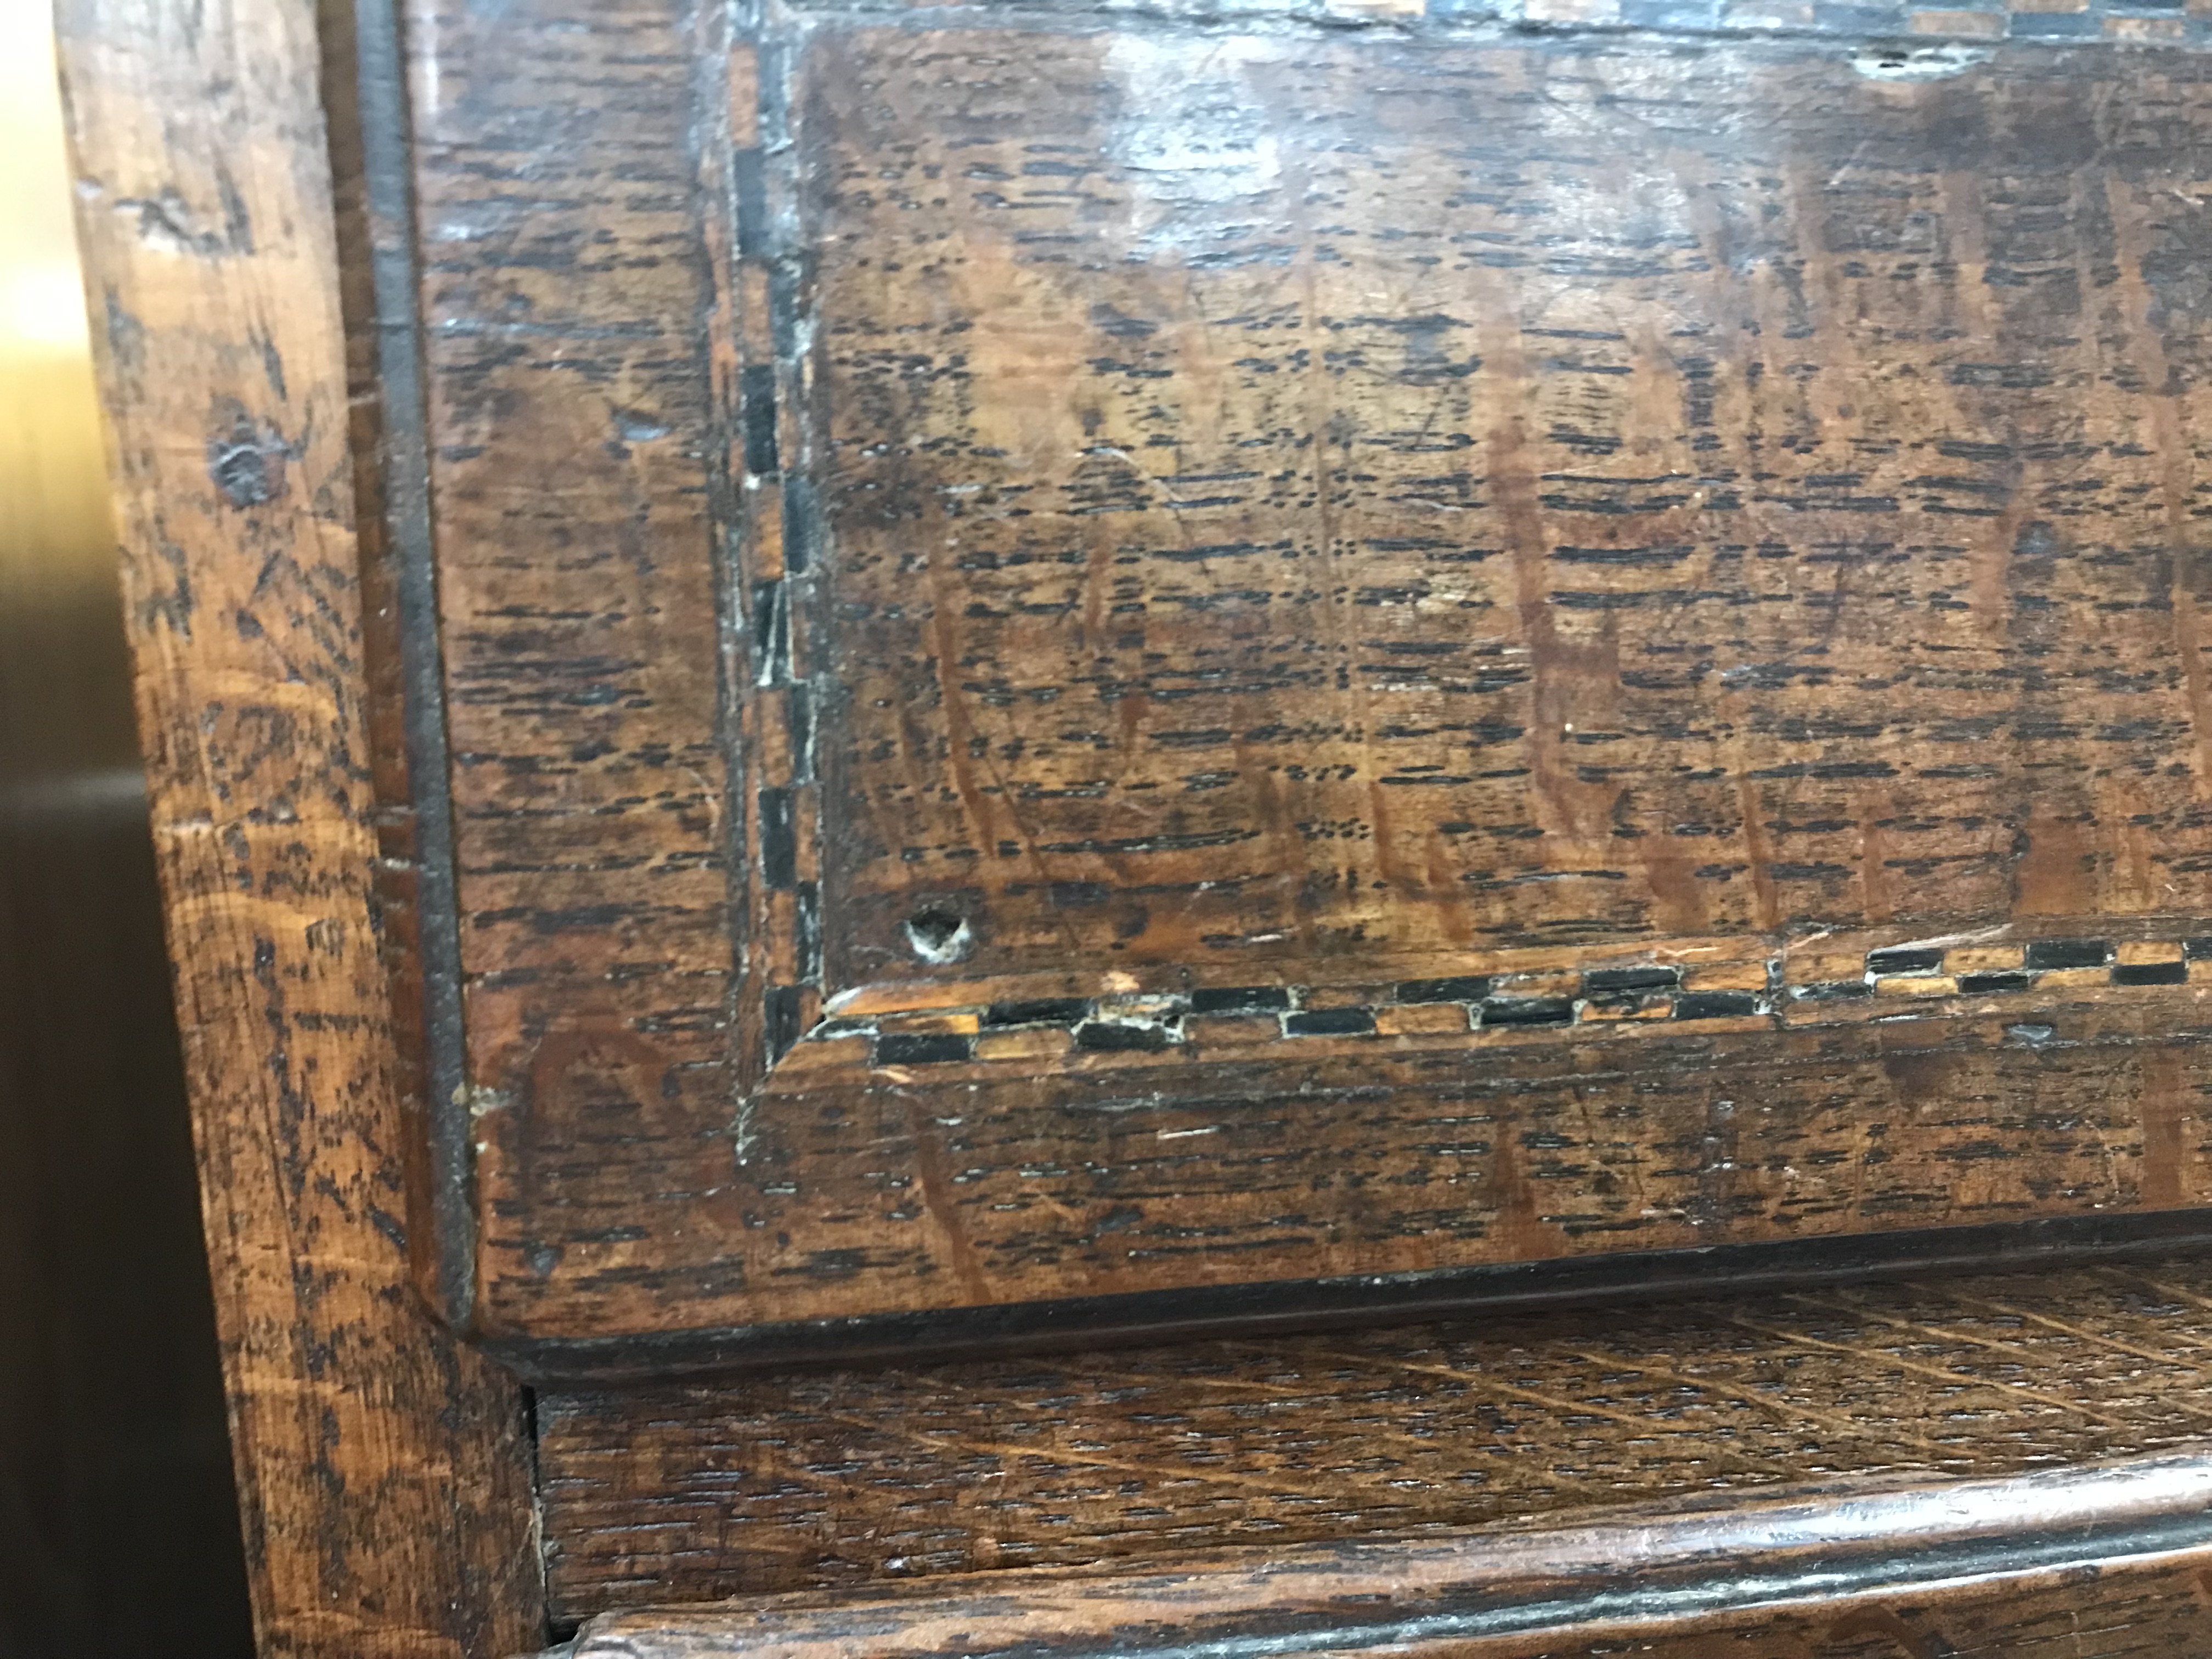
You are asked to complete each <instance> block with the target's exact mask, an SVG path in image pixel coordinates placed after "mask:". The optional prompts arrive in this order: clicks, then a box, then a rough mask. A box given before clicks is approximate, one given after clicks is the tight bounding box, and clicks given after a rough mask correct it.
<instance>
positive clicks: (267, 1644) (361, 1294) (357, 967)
mask: <svg viewBox="0 0 2212 1659" xmlns="http://www.w3.org/2000/svg"><path fill="white" fill-rule="evenodd" d="M60 21H61V37H62V51H63V58H64V70H65V74H66V78H67V83H68V89H69V95H70V120H71V127H72V131H73V135H74V142H75V146H76V167H77V173H78V183H77V194H78V201H79V224H80V228H81V233H82V238H83V242H84V246H85V251H86V256H87V264H88V282H89V284H90V289H91V300H92V307H93V314H94V319H95V328H96V332H97V334H98V337H99V338H98V344H99V349H100V373H101V378H102V387H103V392H104V396H105V398H106V404H107V407H108V410H109V411H110V418H111V422H112V428H111V429H112V440H113V449H112V465H113V471H114V475H115V478H116V483H117V488H118V510H119V516H120V519H121V523H122V534H123V541H124V561H123V565H124V581H125V601H126V608H127V614H128V617H129V621H130V625H131V637H132V643H133V647H134V649H135V653H136V660H137V690H138V708H139V726H140V733H141V738H142V742H143V744H144V746H145V749H146V751H147V756H148V769H149V781H150V783H151V786H152V790H153V800H154V805H153V818H154V832H155V843H156V847H157V849H158V854H159V858H160V863H161V878H162V883H163V888H164V891H165V894H166V898H167V919H168V927H169V948H170V951H171V952H172V955H173V957H174V959H175V961H176V963H177V964H178V969H179V971H178V978H177V995H178V1001H179V1014H180V1024H181V1027H182V1031H183V1037H184V1045H185V1065H186V1071H187V1077H188V1080H189V1084H190V1087H191V1097H192V1105H193V1109H194V1114H195V1121H196V1127H197V1141H198V1150H199V1159H200V1178H201V1189H202V1195H203V1203H204V1213H205V1220H206V1227H207V1236H208V1240H209V1245H210V1255H211V1256H212V1259H213V1263H214V1280H215V1299H216V1314H217V1322H218V1326H219V1330H220V1334H221V1339H222V1349H223V1360H224V1367H225V1373H226V1376H227V1380H228V1389H229V1401H230V1413H231V1430H232V1437H233V1443H234V1451H235V1455H236V1460H237V1469H238V1474H239V1481H240V1491H241V1494H242V1508H243V1511H244V1520H245V1527H246V1542H247V1553H248V1559H249V1564H250V1571H251V1578H252V1597H253V1603H254V1612H255V1618H256V1623H257V1626H258V1632H259V1639H260V1644H261V1647H262V1650H264V1652H266V1653H269V1654H270V1655H298V1656H319V1655H328V1656H331V1659H337V1656H340V1655H343V1656H347V1659H359V1656H363V1655H376V1656H392V1659H459V1656H462V1655H470V1656H489V1655H493V1654H497V1653H501V1652H507V1651H513V1650H516V1649H518V1648H521V1647H524V1646H527V1645H532V1644H536V1643H537V1642H538V1641H540V1640H542V1638H543V1632H544V1624H543V1619H542V1613H541V1611H540V1608H541V1604H542V1598H541V1593H540V1589H539V1583H538V1567H537V1563H536V1561H535V1560H534V1559H533V1555H532V1549H531V1547H530V1484H529V1479H528V1452H527V1446H526V1439H525V1436H524V1425H523V1419H522V1413H521V1401H520V1393H519V1391H518V1390H517V1389H516V1388H515V1387H514V1386H513V1384H512V1383H510V1382H508V1381H507V1380H506V1379H505V1378H503V1377H502V1376H500V1375H499V1374H498V1373H497V1372H495V1371H494V1370H492V1369H491V1368H490V1367H489V1365H488V1364H486V1363H485V1362H483V1360H482V1359H481V1358H478V1357H477V1355H475V1354H473V1353H471V1352H469V1351H467V1350H466V1349H465V1348H461V1347H459V1346H455V1345H454V1344H453V1342H452V1341H451V1340H449V1339H448V1338H447V1337H446V1336H445V1335H444V1334H442V1333H441V1331H440V1330H439V1329H438V1328H437V1327H436V1326H435V1324H434V1323H432V1322H430V1321H429V1320H428V1317H427V1316H425V1315H424V1314H423V1313H422V1310H420V1309H419V1308H418V1307H417V1305H416V1304H415V1302H414V1300H413V1298H412V1297H411V1296H410V1293H409V1288H408V1271H407V1264H406V1261H405V1246H404V1231H403V1226H402V1221H401V1214H402V1211H403V1208H404V1196H403V1193H402V1182H401V1178H400V1173H399V1148H400V1145H401V1142H402V1139H403V1135H402V1133H401V1130H400V1127H399V1123H398V1110H397V1104H396V1102H395V1100H394V1097H393V1093H392V1086H391V1079H392V1063H393V1057H392V1050H391V1038H390V1030H389V1026H388V1024H387V1021H386V1014H385V1009H386V1000H385V990H384V986H383V981H382V975H381V971H380V964H379V963H378V960H377V949H376V927H375V919H374V915H372V912H371V909H370V905H369V899H368V872H369V866H370V863H371V860H372V859H373V857H374V852H375V845H374V838H373V836H372V833H371V829H370V824H369V815H370V811H371V796H370V790H369V787H368V775H367V764H368V763H367V754H366V744H365V741H364V737H365V724H364V716H363V712H362V683H361V664H360V658H359V638H358V633H359V629H358V622H359V618H358V611H357V598H356V568H355V558H356V546H355V536H354V527H353V522H352V513H353V481H352V477H351V471H352V464H353V458H352V457H351V455H350V454H349V450H348V443H347V440H348V398H347V385H346V375H345V366H344V360H343V352H342V343H341V336H340V326H339V321H338V313H337V293H338V275H337V261H336V257H335V251H334V246H333V241H332V235H333V231H332V220H331V187H330V179H329V173H328V169H327V165H326V162H325V154H326V152H325V131H324V112H323V110H322V108H321V106H320V104H319V99H318V95H317V63H318V56H319V52H318V41H317V35H316V28H315V23H316V19H315V17H314V15H313V12H312V11H311V10H310V9H306V8H303V7H300V6H295V5H289V4H270V3H262V0H216V3H213V4H208V5H171V4H167V3H162V0H70V3H68V4H65V5H64V6H63V7H62V8H61V14H60ZM127 1572H128V1564H127V1563H122V1564H118V1573H121V1574H124V1575H125V1578H124V1579H119V1580H118V1593H119V1594H128V1589H127Z"/></svg>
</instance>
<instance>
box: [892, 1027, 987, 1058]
mask: <svg viewBox="0 0 2212 1659" xmlns="http://www.w3.org/2000/svg"><path fill="white" fill-rule="evenodd" d="M974 1053H975V1044H974V1043H972V1042H970V1041H969V1039H968V1038H966V1037H964V1036H959V1035H958V1034H957V1033H955V1032H951V1031H890V1032H886V1033H885V1034H884V1035H883V1036H879V1037H878V1038H877V1039H876V1064H877V1065H878V1066H928V1065H933V1064H934V1063H935V1062H937V1061H939V1060H966V1059H968V1058H969V1056H970V1055H971V1054H974Z"/></svg>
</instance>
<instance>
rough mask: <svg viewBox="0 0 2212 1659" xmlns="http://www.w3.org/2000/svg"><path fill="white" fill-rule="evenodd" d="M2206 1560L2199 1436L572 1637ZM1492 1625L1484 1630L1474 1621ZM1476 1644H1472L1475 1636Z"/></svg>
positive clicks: (1883, 1591) (909, 1628)
mask: <svg viewBox="0 0 2212 1659" xmlns="http://www.w3.org/2000/svg"><path fill="white" fill-rule="evenodd" d="M2206 1561H2212V1458H2207V1457H2204V1456H2201V1455H2197V1456H2179V1457H2158V1458H2143V1459H2136V1460H2130V1461H2128V1462H2122V1463H2118V1464H2114V1465H2106V1466H2102V1467H2090V1468H2066V1469H2059V1470H2053V1471H2049V1472H2044V1473H2039V1474H2027V1475H2021V1476H2015V1477H2012V1478H2009V1479H2005V1480H1984V1481H1962V1482H1955V1483H1952V1484H1949V1485H1943V1486H1914V1487H1909V1488H1904V1489H1896V1490H1887V1491H1878V1492H1863V1491H1862V1492H1852V1491H1850V1490H1848V1489H1842V1490H1834V1491H1826V1492H1812V1493H1808V1494H1805V1495H1802V1496H1798V1497H1796V1498H1790V1499H1787V1500H1784V1501H1780V1502H1768V1503H1760V1504H1745V1505H1741V1506H1738V1507H1735V1508H1731V1509H1729V1510H1725V1511H1720V1512H1715V1511H1713V1510H1710V1509H1705V1510H1693V1509H1688V1508H1685V1507H1682V1506H1679V1505H1678V1506H1674V1508H1672V1509H1671V1510H1656V1509H1644V1510H1632V1511H1622V1512H1618V1513H1616V1514H1614V1515H1612V1516H1604V1517H1601V1518H1598V1519H1594V1520H1591V1521H1589V1522H1584V1523H1582V1524H1577V1525H1574V1526H1569V1527H1560V1528H1531V1529H1528V1530H1523V1531H1515V1532H1492V1533H1469V1534H1462V1535H1459V1536H1448V1537H1443V1538H1428V1539H1423V1540H1420V1541H1383V1542H1374V1541H1354V1542H1346V1543H1339V1544H1328V1545H1309V1546H1304V1547H1297V1548H1292V1549H1287V1550H1267V1549H1264V1548H1260V1549H1236V1550H1223V1551H1217V1552H1214V1553H1209V1554H1204V1555H1196V1556H1191V1557H1188V1558H1186V1559H1182V1560H1178V1561H1174V1562H1170V1563H1161V1562H1158V1561H1155V1562H1151V1563H1147V1564H1146V1565H1145V1566H1144V1567H1143V1568H1142V1569H1141V1570H1139V1571H1128V1570H1127V1569H1124V1570H1122V1571H1087V1570H1075V1571H1060V1572H1040V1571H1034V1570H1032V1571H1015V1572H991V1573H979V1574H975V1575H972V1576H969V1577H963V1578H962V1579H960V1580H958V1581H957V1582H956V1583H945V1582H944V1581H941V1580H939V1581H932V1580H922V1581H917V1582H913V1583H908V1584H907V1585H904V1586H902V1587H899V1588H898V1589H895V1590H892V1591H888V1592H883V1593H874V1594H870V1595H842V1596H840V1595H824V1594H821V1593H818V1592H816V1593H805V1592H802V1593H799V1594H794V1595H782V1596H774V1597H764V1598H760V1599H758V1600H757V1601H736V1602H727V1603H720V1604H715V1605H712V1606H708V1607H698V1608H683V1609H672V1610H668V1611H664V1612H647V1613H623V1614H611V1615H607V1616H604V1617H602V1618H599V1619H596V1620H592V1621H590V1622H589V1623H587V1624H586V1626H584V1627H583V1629H582V1631H581V1632H580V1633H579V1635H578V1637H577V1638H576V1640H575V1642H574V1644H573V1647H571V1648H568V1649H564V1650H559V1651H562V1652H564V1653H568V1654H571V1655H573V1659H617V1656H620V1659H677V1656H685V1659H703V1656H707V1655H712V1654H723V1653H729V1654H735V1653H738V1652H743V1653H744V1654H746V1655H748V1656H750V1659H801V1656H813V1655H827V1654H832V1653H849V1652H852V1651H854V1650H859V1649H862V1648H864V1649H865V1650H866V1651H867V1652H869V1653H871V1654H874V1655H878V1656H882V1659H896V1656H900V1655H912V1656H924V1655H927V1656H940V1655H951V1654H959V1655H962V1656H986V1655H992V1654H1013V1653H1019V1654H1022V1655H1024V1656H1025V1659H1045V1656H1052V1659H1076V1656H1089V1655H1093V1654H1107V1653H1112V1654H1117V1655H1129V1654H1158V1655H1162V1656H1165V1655H1170V1654H1174V1655H1182V1654H1190V1653H1196V1652H1206V1653H1215V1654H1225V1653H1240V1652H1242V1653H1253V1654H1259V1653H1266V1654H1270V1655H1283V1654H1296V1653H1347V1652H1370V1651H1376V1650H1389V1651H1392V1652H1400V1653H1403V1652H1407V1651H1414V1652H1419V1651H1432V1650H1449V1651H1451V1652H1454V1653H1468V1652H1474V1653H1482V1654H1489V1653H1491V1652H1492V1651H1500V1652H1502V1651H1504V1645H1503V1644H1507V1643H1510V1642H1511V1641H1512V1639H1513V1638H1528V1637H1534V1636H1539V1635H1541V1638H1542V1639H1543V1643H1544V1644H1545V1645H1546V1646H1547V1648H1548V1647H1553V1646H1555V1645H1556V1644H1559V1642H1561V1641H1562V1640H1565V1639H1567V1638H1580V1637H1583V1636H1586V1635H1589V1634H1591V1633H1595V1632H1597V1631H1606V1632H1612V1631H1614V1630H1621V1631H1627V1630H1633V1631H1635V1632H1638V1633H1641V1634H1645V1635H1650V1634H1663V1633H1668V1631H1669V1627H1677V1628H1679V1627H1680V1626H1695V1625H1697V1624H1698V1623H1699V1621H1703V1620H1724V1619H1726V1618H1728V1616H1729V1615H1731V1614H1742V1613H1747V1612H1752V1611H1754V1610H1759V1611H1761V1612H1767V1611H1771V1612H1781V1611H1785V1610H1791V1609H1801V1608H1804V1607H1811V1606H1834V1605H1836V1604H1840V1603H1848V1602H1850V1601H1853V1600H1860V1599H1864V1598H1869V1597H1882V1598H1891V1597H1895V1596H1897V1595H1903V1594H1911V1595H1916V1596H1920V1597H1937V1596H1942V1595H1946V1594H1956V1593H1958V1592H1959V1591H1960V1590H1961V1589H1972V1590H1973V1591H1974V1593H1976V1594H1978V1595H1984V1596H1990V1595H1994V1596H1998V1597H2002V1596H2005V1595H2013V1594H2016V1593H2018V1591H2019V1590H2020V1589H2022V1588H2024V1587H2026V1586H2027V1585H2028V1584H2030V1583H2033V1582H2035V1581H2036V1580H2038V1579H2039V1578H2045V1577H2049V1576H2051V1575H2053V1574H2058V1575H2065V1574H2068V1573H2072V1572H2080V1571H2083V1570H2087V1571H2090V1572H2091V1573H2092V1574H2109V1573H2112V1572H2116V1571H2118V1572H2124V1571H2127V1570H2129V1569H2131V1568H2144V1567H2152V1566H2156V1565H2174V1564H2177V1563H2179V1564H2186V1565H2192V1566H2201V1565H2203V1563H2205V1562H2206ZM1492 1642H1496V1643H1498V1644H1501V1645H1500V1647H1499V1648H1498V1649H1496V1650H1493V1649H1492V1647H1491V1646H1489V1645H1487V1644H1489V1643H1492ZM1478 1644H1480V1645H1478Z"/></svg>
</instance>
